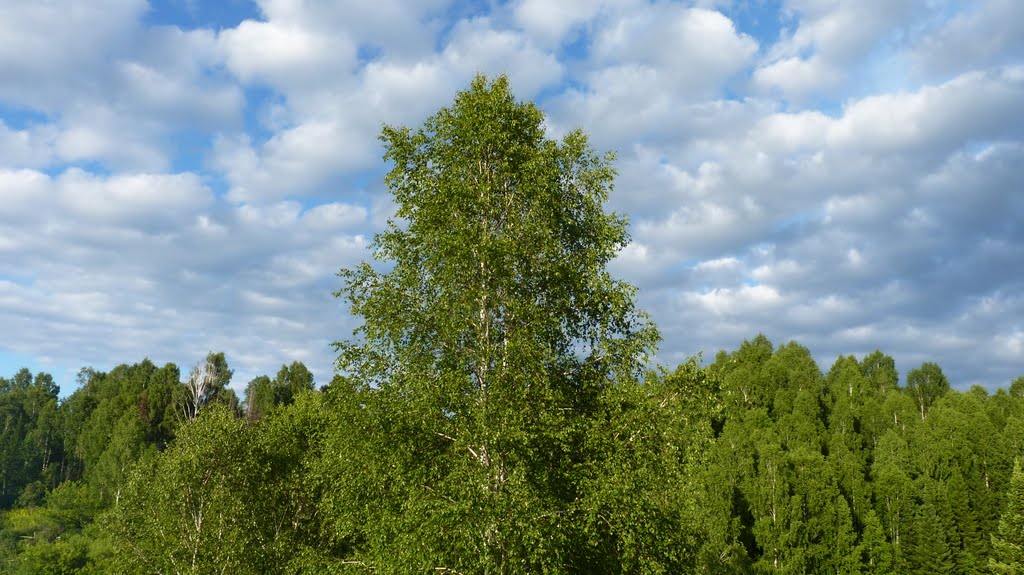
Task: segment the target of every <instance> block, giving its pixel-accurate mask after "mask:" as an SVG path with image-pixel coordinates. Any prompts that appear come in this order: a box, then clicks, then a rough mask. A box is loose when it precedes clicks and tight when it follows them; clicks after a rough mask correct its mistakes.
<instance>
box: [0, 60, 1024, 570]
mask: <svg viewBox="0 0 1024 575" xmlns="http://www.w3.org/2000/svg"><path fill="white" fill-rule="evenodd" d="M381 140H382V143H383V145H384V149H385V150H386V154H385V159H386V160H387V161H388V162H390V165H391V171H390V172H389V173H388V175H387V177H386V179H385V182H386V184H387V186H388V189H389V191H390V192H391V193H392V194H393V197H394V200H395V203H396V205H397V206H398V211H397V213H396V215H395V216H394V218H392V220H391V221H390V222H389V224H388V226H387V228H386V229H385V231H383V232H381V233H380V234H378V235H377V236H376V237H375V239H374V242H373V244H372V245H371V248H372V251H373V253H372V256H373V261H371V262H366V263H363V264H360V265H358V266H356V267H354V268H349V269H343V270H341V272H340V273H339V276H340V283H341V287H340V288H339V290H338V292H337V293H336V294H335V295H336V296H338V297H341V298H344V300H345V301H347V302H348V304H349V306H350V310H351V313H352V315H353V316H356V317H359V318H362V321H363V323H362V325H361V326H360V327H359V328H358V329H357V330H356V332H355V333H353V334H352V335H351V337H350V338H348V339H342V340H340V341H338V342H337V343H335V344H334V348H335V349H336V351H337V358H338V359H337V365H336V368H337V369H336V373H335V374H333V376H332V377H331V379H330V380H329V381H327V382H319V385H318V382H316V381H314V376H313V374H312V373H311V372H310V371H309V370H308V369H307V368H306V366H304V365H303V364H302V363H299V362H293V363H290V364H285V365H282V366H281V369H280V371H278V373H277V374H276V375H275V376H274V377H270V376H269V375H265V376H260V377H257V378H255V379H253V380H251V381H250V382H248V383H247V385H246V386H245V387H244V390H245V391H244V396H243V397H242V398H239V397H238V396H237V395H236V394H235V392H234V391H233V390H232V387H231V379H232V375H233V372H232V369H231V368H230V365H229V358H228V357H226V356H225V354H224V353H220V352H218V353H212V352H211V353H209V354H208V355H207V356H206V357H205V358H202V359H201V361H199V362H198V363H197V364H196V365H195V366H194V367H192V368H191V369H189V370H187V372H183V371H182V370H181V369H180V368H179V367H178V366H176V365H174V364H170V363H168V364H166V365H163V366H157V365H156V364H154V363H153V362H151V361H150V360H148V359H143V360H141V361H139V362H138V363H134V364H122V365H118V366H117V367H114V368H113V369H111V370H110V371H108V372H101V371H97V370H94V369H90V368H85V369H82V370H81V371H80V372H79V375H78V380H77V382H76V386H75V389H74V391H73V392H72V393H70V394H68V395H67V396H66V397H64V398H63V399H61V398H60V394H59V389H58V387H57V385H56V384H55V382H54V379H53V378H52V377H51V376H50V375H48V374H45V373H38V374H35V375H33V374H32V373H31V372H30V371H29V370H27V369H22V370H21V371H19V372H17V373H15V374H13V376H11V377H9V378H6V377H4V378H0V573H12V574H65V573H82V574H88V573H96V574H99V573H125V574H154V573H159V574H186V573H187V574H208V573H223V574H247V573H253V574H258V573H280V574H307V573H308V574H313V573H317V574H319V573H374V574H407V573H434V574H439V575H443V574H451V575H459V574H467V575H468V574H471V573H472V574H489V575H490V574H494V575H497V574H519V573H645V574H646V573H651V574H655V573H701V574H731V573H757V574H762V573H764V574H769V573H771V574H803V573H831V574H849V575H852V574H904V573H909V574H953V573H956V574H975V573H979V574H980V573H1021V572H1024V471H1022V468H1021V464H1020V462H1019V458H1020V456H1021V454H1024V377H1020V378H1018V379H1016V380H1015V381H1013V382H1007V387H1006V388H1005V389H998V390H995V391H994V392H991V393H990V392H989V391H987V390H985V389H983V388H981V387H977V386H975V387H972V388H970V389H968V390H965V391H960V390H957V389H954V388H953V385H951V382H950V381H949V380H948V379H947V378H946V376H945V375H944V374H943V372H942V369H941V367H940V366H939V365H938V364H937V363H934V362H925V363H923V364H921V365H920V366H919V367H916V368H914V369H910V370H909V371H907V372H906V373H905V374H903V376H902V377H901V374H899V373H898V372H897V370H896V365H895V362H894V360H893V358H892V357H890V356H888V355H886V354H885V353H883V352H882V351H875V352H872V353H870V354H867V355H865V356H863V357H854V356H840V357H838V358H836V359H835V361H834V363H833V364H832V365H831V366H829V367H828V369H827V371H823V370H822V368H821V367H820V366H819V365H818V364H817V363H816V362H815V360H814V358H813V355H812V353H811V351H810V350H808V349H807V348H805V347H803V346H802V345H800V344H799V343H797V342H793V341H790V342H784V343H783V342H772V341H770V340H769V339H768V338H767V337H765V336H764V335H754V334H752V337H751V339H749V340H747V341H744V342H742V343H741V344H739V346H738V348H737V349H735V350H732V351H720V352H718V354H717V355H716V356H715V357H714V359H713V360H710V358H709V359H708V361H704V358H700V357H696V358H692V359H691V360H689V361H687V362H684V363H682V364H681V365H677V366H662V365H658V364H656V363H655V362H654V360H653V359H652V358H655V357H656V346H657V343H658V340H659V334H658V331H657V328H656V326H655V324H654V322H653V320H652V318H650V317H648V316H647V315H646V314H645V313H644V312H643V311H642V310H640V309H638V308H637V307H636V301H635V300H636V290H635V288H633V287H632V286H631V285H629V284H627V283H625V282H623V281H621V280H618V279H616V278H614V277H612V275H611V274H610V273H609V272H608V271H607V264H608V263H609V262H610V261H611V260H612V259H613V258H614V257H615V255H616V254H617V253H618V251H619V250H620V249H622V247H624V246H625V245H626V244H627V243H628V241H629V236H628V232H627V229H628V222H627V221H626V219H625V218H624V217H623V216H621V215H619V214H615V213H609V212H607V211H606V210H605V208H604V203H605V202H606V200H607V197H608V193H609V192H610V191H611V189H612V183H613V179H614V176H615V171H614V169H613V167H612V164H613V160H614V158H613V156H611V155H610V154H598V153H597V152H595V151H594V150H593V149H592V148H591V147H590V145H589V143H588V140H587V138H586V136H585V135H584V134H583V133H582V132H581V131H578V130H577V131H573V132H569V133H568V134H566V135H565V136H563V137H562V138H561V139H559V140H551V139H548V138H547V136H546V132H545V127H544V116H543V114H542V113H541V112H540V110H539V109H537V107H536V106H534V105H533V104H531V103H529V102H520V101H517V100H516V99H515V97H514V96H513V94H512V91H511V89H510V88H509V86H508V82H507V79H505V78H504V77H499V78H497V79H494V80H488V79H487V78H484V77H477V78H476V79H475V80H474V81H473V83H472V84H471V85H470V87H469V88H468V89H467V90H465V91H463V92H460V93H459V94H458V95H457V97H456V98H455V101H454V103H453V104H452V106H451V107H448V108H443V109H441V110H440V111H438V112H437V113H436V114H435V115H433V116H432V117H431V118H429V119H428V120H427V121H426V122H425V123H424V124H423V126H421V127H419V128H417V129H415V130H413V129H410V128H405V127H392V126H386V127H385V128H384V129H383V131H382V135H381ZM693 329H700V326H693Z"/></svg>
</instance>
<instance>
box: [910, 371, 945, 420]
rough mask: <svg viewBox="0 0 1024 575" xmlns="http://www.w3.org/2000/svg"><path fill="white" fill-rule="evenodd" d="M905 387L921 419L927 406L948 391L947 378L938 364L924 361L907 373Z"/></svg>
mask: <svg viewBox="0 0 1024 575" xmlns="http://www.w3.org/2000/svg"><path fill="white" fill-rule="evenodd" d="M907 389H909V390H910V393H911V395H913V396H914V400H915V401H916V402H917V408H918V412H919V413H920V414H921V419H924V418H925V414H926V413H927V411H928V407H930V406H931V404H933V403H935V400H936V399H938V398H939V397H941V396H942V394H944V393H946V392H947V391H949V380H948V379H946V376H945V375H943V373H942V368H940V367H939V366H938V364H935V363H932V362H930V361H926V362H925V363H922V364H921V367H919V368H917V369H912V370H910V372H909V373H907Z"/></svg>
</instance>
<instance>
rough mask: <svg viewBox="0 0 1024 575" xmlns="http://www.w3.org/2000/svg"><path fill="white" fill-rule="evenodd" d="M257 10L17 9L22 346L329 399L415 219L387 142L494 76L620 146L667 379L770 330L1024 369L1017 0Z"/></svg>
mask: <svg viewBox="0 0 1024 575" xmlns="http://www.w3.org/2000/svg"><path fill="white" fill-rule="evenodd" d="M258 5H259V8H260V11H261V15H262V17H261V18H260V19H259V20H248V21H243V22H242V23H241V24H239V25H238V26H236V27H234V28H229V29H225V30H219V31H218V30H214V29H213V27H212V26H211V27H208V28H203V27H202V26H201V25H200V27H198V28H197V29H193V30H188V31H185V30H182V29H179V28H177V27H174V26H151V25H149V24H146V23H145V22H144V21H143V19H142V15H143V13H144V11H145V10H146V5H145V3H143V2H139V1H135V0H99V1H98V2H91V3H86V4H82V3H75V4H63V3H61V2H51V3H38V2H37V3H22V4H19V5H12V6H11V7H10V8H6V12H5V18H3V19H0V205H2V206H3V208H2V209H0V260H2V262H3V266H4V271H3V275H2V276H0V325H4V326H5V327H6V328H7V329H6V330H5V331H4V332H3V333H0V349H3V350H11V351H13V352H18V353H22V354H27V355H29V356H31V357H35V358H39V357H46V358H50V359H51V360H53V361H55V362H57V363H58V364H61V365H68V366H69V369H68V371H72V372H73V370H74V368H75V367H77V366H79V365H83V364H96V365H98V366H99V367H101V368H102V367H110V366H111V365H112V364H113V363H117V362H121V361H135V360H137V359H140V358H141V357H144V356H147V355H149V356H152V357H153V358H154V359H156V360H158V361H166V360H174V361H178V362H181V363H182V364H184V365H188V364H189V363H191V362H192V361H194V360H195V359H197V358H198V357H201V355H202V354H204V353H205V352H206V351H208V350H210V349H223V350H224V351H226V352H227V353H228V357H229V361H231V362H232V364H233V365H235V366H236V369H237V370H238V376H237V377H238V378H239V379H240V380H241V381H239V382H238V384H239V385H244V383H245V380H246V379H247V378H248V377H251V376H252V375H256V374H257V373H266V372H273V371H274V370H275V369H276V367H277V366H279V365H280V363H282V362H284V361H290V360H291V359H303V360H304V361H309V362H310V363H311V365H312V366H313V367H315V371H316V372H317V375H318V378H319V379H320V380H321V381H326V380H327V379H328V375H327V373H328V372H329V369H330V364H331V355H332V354H331V351H330V349H329V347H328V342H330V341H331V340H334V339H339V338H343V337H345V336H346V335H347V334H348V332H349V330H350V329H351V327H353V326H354V325H355V323H356V320H354V319H353V318H351V317H349V316H347V315H346V314H345V313H344V311H343V308H344V306H343V305H342V302H340V301H338V300H335V299H334V298H332V297H331V296H330V293H331V291H333V290H335V289H337V288H338V287H339V285H338V284H337V280H336V279H335V278H334V276H333V274H334V272H335V270H336V269H338V268H339V267H342V266H348V265H352V264H354V263H356V262H357V261H359V260H361V259H363V258H365V257H368V253H367V252H366V246H367V243H368V241H369V239H368V238H369V237H370V236H371V235H372V234H373V233H374V232H376V231H379V230H380V229H381V228H382V226H383V225H384V223H385V222H386V220H387V218H388V217H390V216H393V214H394V209H395V206H394V204H393V202H392V201H391V200H390V198H389V197H388V196H387V194H386V193H385V190H384V186H383V183H382V181H381V176H382V174H383V172H384V171H385V170H386V166H384V165H383V164H382V163H381V161H380V153H381V148H380V144H379V142H378V141H377V139H376V138H377V135H378V133H379V131H380V127H381V124H382V123H392V124H400V125H407V126H410V127H415V126H417V125H419V124H420V122H422V120H423V119H424V118H425V117H426V116H427V115H429V114H431V113H432V112H434V111H435V110H437V109H438V108H439V107H441V106H444V105H447V104H449V103H450V102H451V98H452V96H453V95H454V94H455V92H456V91H457V90H459V89H462V88H464V87H465V86H466V85H467V83H468V82H469V80H470V79H471V78H472V76H473V75H474V74H475V73H477V72H484V73H486V74H488V75H490V76H494V75H496V74H498V73H507V74H508V75H509V76H510V79H511V83H512V87H513V89H514V90H515V91H516V93H517V94H518V95H519V96H520V97H521V98H524V99H534V98H540V102H539V103H540V105H541V107H542V108H543V109H545V110H546V111H547V112H549V116H548V124H547V128H548V130H549V133H550V134H555V135H557V134H561V133H565V131H567V130H568V129H570V128H574V127H581V128H583V129H584V130H585V131H586V132H587V133H588V134H590V135H591V136H592V141H593V143H594V145H595V146H596V147H597V148H598V149H600V150H604V149H614V150H617V151H618V152H619V159H618V160H617V162H616V167H617V169H618V170H619V173H620V174H619V177H618V179H617V180H616V188H615V190H614V191H613V192H612V194H611V198H610V202H609V206H610V207H611V208H613V209H615V210H616V211H619V212H622V213H624V214H626V215H628V216H630V217H631V219H632V226H631V232H632V234H633V235H634V237H635V243H633V244H632V245H630V246H629V247H627V248H626V249H625V250H623V252H622V253H620V254H619V256H618V257H617V258H616V259H615V260H614V262H613V264H612V269H613V271H614V272H615V273H616V274H621V275H622V276H623V277H624V278H625V279H627V280H629V281H633V282H634V283H636V284H638V285H639V287H640V291H639V297H640V303H641V305H642V306H645V307H647V308H648V309H649V311H650V312H651V313H652V315H653V317H654V319H655V321H656V322H657V323H658V325H659V328H660V329H661V331H662V333H663V334H664V335H665V342H664V345H663V352H662V355H661V356H660V357H661V358H662V359H663V360H665V361H674V360H681V359H682V358H683V357H684V356H685V355H687V354H690V353H696V352H698V351H702V350H703V351H705V352H706V356H710V354H711V353H712V352H713V351H714V350H715V349H717V348H719V347H730V348H731V347H735V346H736V345H737V344H738V343H739V341H740V340H742V339H743V338H745V337H750V336H752V335H754V334H756V333H758V332H765V333H766V334H768V335H769V337H772V338H773V339H775V340H777V341H786V340H788V339H790V338H797V339H798V340H800V341H801V343H804V344H805V345H807V346H808V347H809V348H811V349H812V350H813V351H814V352H816V353H817V354H818V357H824V358H826V360H830V359H831V358H834V357H835V355H837V354H839V353H844V354H845V353H864V352H869V351H871V350H873V349H875V348H881V349H883V351H886V352H889V353H892V354H893V355H894V356H896V358H897V361H898V363H899V365H900V367H901V370H903V371H904V372H905V371H906V369H909V368H910V367H914V365H913V362H915V361H916V362H920V361H923V360H925V359H931V360H938V361H940V363H942V364H943V367H944V369H946V371H947V373H949V374H950V375H951V377H953V378H954V383H958V382H960V383H962V382H967V381H974V380H978V381H983V382H984V383H986V385H994V384H996V383H1003V382H1005V381H1008V380H1009V379H1011V372H1012V371H1013V369H1015V368H1014V364H1012V359H1013V358H1014V357H1016V356H1015V355H1013V354H1014V352H1016V351H1019V348H1020V341H1021V335H1020V329H1021V328H1020V325H1019V324H1020V317H1024V307H1022V300H1021V299H1020V298H1019V297H1016V296H1015V295H1012V294H1017V293H1021V290H1024V285H1022V283H1021V279H1020V278H1019V277H1018V276H1019V274H1018V273H1017V272H1016V270H1019V269H1022V268H1024V259H1022V257H1024V255H1022V252H1021V249H1020V246H1021V245H1022V243H1024V236H1022V232H1021V229H1022V228H1021V226H1020V225H1019V222H1020V221H1022V220H1024V199H1022V198H1024V196H1021V194H1017V193H1015V192H1016V191H1017V190H1021V189H1024V175H1022V174H1021V171H1020V169H1019V166H1020V165H1021V163H1022V162H1024V143H1022V142H1024V123H1022V121H1021V118H1020V114H1019V110H1020V109H1021V108H1022V106H1024V67H1022V63H1024V53H1022V51H1021V50H1022V49H1024V48H1022V44H1021V32H1020V30H1019V28H1020V27H1019V26H1016V27H1015V26H1014V25H1015V24H1016V22H1017V21H1018V20H1019V19H1020V18H1016V17H1015V16H1017V15H1018V13H1019V11H1020V8H1019V3H1014V2H1010V1H1009V0H983V2H980V3H976V4H973V5H970V6H957V5H954V4H951V3H948V2H944V1H940V2H937V3H936V2H930V1H929V2H919V1H917V0H906V1H904V0H900V1H898V2H889V1H882V0H877V1H875V0H872V1H871V2H869V3H868V4H863V3H861V4H851V3H846V2H836V1H831V0H815V1H809V0H808V1H791V2H787V3H785V5H784V7H783V8H782V9H781V10H779V11H773V10H771V9H770V7H767V6H766V7H763V8H764V10H763V11H764V13H763V14H760V13H759V14H758V15H757V18H758V19H759V21H760V22H761V24H759V25H758V26H762V28H765V26H764V23H767V28H766V29H759V30H758V29H755V30H747V29H745V27H746V26H747V25H748V24H749V23H750V22H749V18H744V17H743V16H744V14H743V10H741V9H740V8H737V7H736V5H734V4H733V3H730V2H697V3H695V4H691V5H680V4H677V3H663V2H646V1H643V0H622V1H621V2H611V1H609V2H576V1H575V0H572V1H566V2H558V3H550V2H549V3H543V2H535V1H533V0H518V1H516V2H513V3H506V4H501V3H498V4H494V5H486V6H484V5H479V6H472V7H470V6H467V5H464V4H459V3H451V2H448V1H446V0H435V1H431V2H416V3H412V2H405V1H402V0H380V1H378V2H369V3H368V2H358V1H355V0H351V1H349V0H345V1H342V2H333V1H328V0H303V1H298V0H260V1H259V2H258ZM929 8H935V9H934V10H929ZM718 10H721V12H719V11H718ZM726 14H733V15H736V19H735V20H730V18H728V17H727V16H726ZM776 22H781V23H782V26H783V27H776V28H772V27H771V26H772V25H773V24H774V23H776ZM755 28H756V26H755ZM754 36H756V37H757V38H777V39H778V40H777V41H775V42H774V44H772V45H765V46H759V45H758V43H757V41H755V40H754V39H753V38H754ZM769 41H771V40H769ZM1017 355H1019V353H1018V354H1017ZM0 375H2V374H0ZM1015 375H1019V374H1015Z"/></svg>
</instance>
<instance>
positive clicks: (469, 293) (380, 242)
mask: <svg viewBox="0 0 1024 575" xmlns="http://www.w3.org/2000/svg"><path fill="white" fill-rule="evenodd" d="M381 139H382V140H383V142H384V146H385V149H386V153H385V158H386V159H387V160H390V161H391V162H393V168H392V170H391V171H390V172H389V173H388V175H387V177H386V179H385V182H386V184H387V186H388V188H389V190H390V191H391V193H392V194H393V195H394V198H395V201H396V202H397V204H398V210H397V213H396V219H394V220H392V221H391V222H389V225H388V228H387V229H386V230H385V231H384V232H382V233H380V234H378V235H377V236H376V237H375V239H374V242H373V244H372V248H373V253H374V257H375V258H377V259H378V260H381V261H384V262H390V263H391V264H393V266H392V267H391V268H390V269H389V270H388V271H378V270H376V269H374V267H373V266H371V265H370V264H368V263H364V264H362V265H360V266H358V267H356V268H354V269H349V270H343V271H342V272H341V274H340V275H341V276H342V278H344V287H343V289H342V290H341V291H339V292H338V294H336V295H344V296H345V297H346V298H347V299H348V301H349V303H350V304H351V311H352V313H353V314H354V315H359V316H362V317H363V318H364V321H365V323H364V324H363V325H362V326H361V327H360V328H359V329H358V330H357V332H356V336H357V338H356V339H354V340H350V341H346V342H340V343H338V344H336V346H337V349H338V350H339V352H340V355H339V361H338V363H339V366H340V368H341V369H342V370H343V371H344V372H346V373H347V374H349V375H350V376H351V377H352V378H353V379H354V380H356V381H357V382H358V383H360V384H370V385H374V386H377V387H378V388H379V390H380V391H379V392H378V393H376V394H375V395H376V396H377V397H376V400H375V401H374V402H372V403H371V405H374V406H379V407H375V408H376V409H382V410H386V413H387V414H388V415H387V418H386V420H382V422H383V423H386V425H388V426H389V427H394V428H397V429H396V431H397V430H400V431H401V432H400V433H395V434H392V435H391V436H388V441H390V442H391V444H390V445H391V450H392V453H393V454H394V455H393V456H394V457H398V456H399V454H401V453H404V451H403V450H406V449H411V450H412V452H413V453H415V455H414V456H413V457H412V458H411V459H410V460H408V461H406V465H407V467H404V468H401V469H400V470H399V471H398V473H400V474H401V477H398V478H396V479H395V483H392V484H391V485H393V486H404V487H402V488H401V489H400V490H399V491H397V492H396V494H395V496H396V497H400V498H402V499H401V501H398V500H397V499H396V500H393V501H392V504H394V505H399V504H400V507H401V509H402V510H403V512H402V513H400V514H398V516H397V520H396V521H394V522H392V524H390V525H384V524H383V523H379V524H374V525H368V526H366V528H367V529H370V530H374V529H376V530H379V531H378V532H377V533H375V534H374V536H373V537H371V538H369V539H370V541H371V543H370V544H368V545H370V547H368V549H367V553H366V555H365V556H366V560H367V561H368V562H372V563H373V564H375V565H376V566H377V567H378V568H379V569H381V570H383V571H385V572H388V571H404V572H412V571H434V570H438V572H442V571H444V570H445V569H448V570H454V571H462V572H469V571H471V572H483V573H511V572H536V571H542V570H545V569H555V570H565V569H568V568H570V567H569V566H570V565H572V564H573V561H574V560H575V559H574V557H578V554H577V555H573V553H574V552H575V550H579V553H583V550H582V549H580V547H579V543H580V542H581V540H582V537H583V534H579V536H578V537H577V536H575V535H572V529H573V528H574V527H575V525H574V522H573V521H572V520H571V517H572V514H573V513H574V502H575V500H576V495H577V492H578V489H579V486H578V484H577V482H576V476H574V475H573V472H574V470H576V469H577V468H578V467H579V465H580V464H581V460H585V459H586V458H587V457H588V454H587V453H586V451H585V449H584V441H583V440H584V436H585V431H586V429H587V428H588V420H589V418H590V417H592V416H593V414H594V413H595V412H596V410H597V405H598V401H599V398H600V396H601V394H602V393H603V391H604V390H605V389H607V388H608V387H609V386H610V385H612V384H613V382H614V381H616V380H622V379H628V378H632V377H635V376H636V375H637V373H638V370H639V368H640V367H641V366H642V365H643V363H644V362H645V360H646V358H647V357H648V353H649V352H650V351H652V350H653V346H654V344H655V342H656V340H657V332H656V330H655V328H654V327H653V325H651V324H650V323H649V322H648V321H647V318H646V315H645V314H643V313H641V312H639V311H638V310H637V309H636V308H635V305H634V301H633V296H634V292H635V289H634V288H633V287H632V286H629V285H628V284H625V283H623V282H621V281H617V280H615V279H613V278H612V277H611V276H610V274H609V273H608V272H607V271H606V269H605V268H606V266H607V264H608V262H609V261H610V260H611V259H612V258H613V257H614V256H615V254H616V253H617V252H618V250H619V249H621V248H622V247H623V246H625V245H626V242H627V241H628V235H627V232H626V221H625V219H624V218H623V217H621V216H619V215H616V214H608V213H605V211H604V209H603V203H604V202H605V201H606V199H607V196H608V192H609V190H610V189H611V183H612V179H613V177H614V173H615V172H614V170H613V168H612V167H611V160H612V156H611V155H603V156H602V155H598V154H597V153H595V152H594V151H593V150H592V149H591V148H590V147H589V144H588V142H587V138H586V136H585V135H584V134H583V133H582V132H581V131H578V130H577V131H572V132H570V133H569V134H568V135H566V136H565V137H564V138H563V139H562V140H561V141H557V142H556V141H552V140H548V139H546V138H545V135H544V116H543V114H542V113H541V112H540V110H538V109H537V108H536V107H535V106H534V105H533V104H530V103H521V102H517V101H516V100H515V98H514V97H513V95H512V93H511V90H510V88H509V85H508V81H507V79H506V78H504V77H500V78H498V79H496V80H494V81H493V82H488V81H487V79H486V78H484V77H482V76H480V77H477V78H476V79H474V80H473V82H472V84H471V85H470V88H469V89H468V90H466V91H464V92H461V93H459V94H458V95H457V96H456V99H455V103H454V105H453V106H452V107H450V108H443V109H441V110H440V111H439V112H437V113H436V114H435V115H433V116H431V117H430V118H429V119H428V120H427V121H426V122H425V123H424V125H423V126H422V127H421V128H420V129H418V130H416V131H415V132H414V131H412V130H410V129H409V128H397V127H391V126H387V127H385V128H384V130H383V134H382V136H381ZM380 437H384V436H383V435H380ZM395 488H396V489H397V487H395ZM440 525H444V526H445V527H444V528H443V530H442V528H441V527H440ZM555 566H558V567H557V568H556V567H555Z"/></svg>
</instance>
